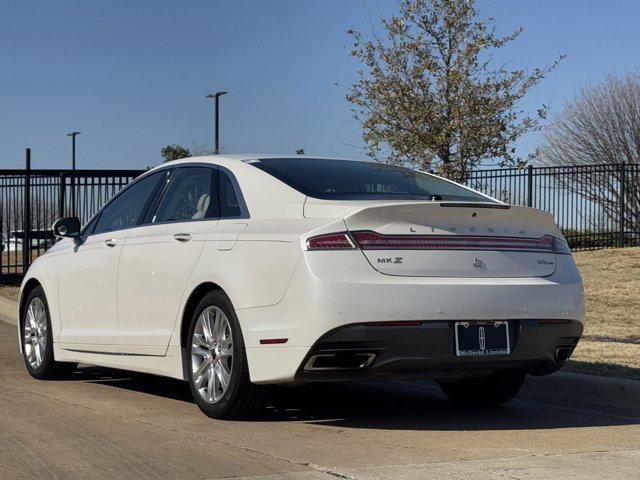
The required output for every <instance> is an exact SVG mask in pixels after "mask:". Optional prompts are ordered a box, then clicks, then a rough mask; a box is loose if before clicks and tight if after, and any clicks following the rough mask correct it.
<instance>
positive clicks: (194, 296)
mask: <svg viewBox="0 0 640 480" xmlns="http://www.w3.org/2000/svg"><path fill="white" fill-rule="evenodd" d="M215 291H219V292H222V293H224V294H225V295H227V297H228V296H229V295H228V294H227V292H225V291H224V289H223V288H222V287H221V286H220V285H218V284H217V283H214V282H203V283H201V284H200V285H198V286H197V287H196V288H194V289H193V290H192V291H191V294H190V295H189V298H188V299H187V301H186V302H185V305H184V309H183V310H182V318H181V320H180V347H181V348H183V349H184V348H186V346H187V337H188V336H189V326H190V323H191V316H192V315H193V313H194V312H195V309H196V307H197V306H198V303H200V300H202V298H203V297H204V296H205V295H206V294H207V293H209V292H215Z"/></svg>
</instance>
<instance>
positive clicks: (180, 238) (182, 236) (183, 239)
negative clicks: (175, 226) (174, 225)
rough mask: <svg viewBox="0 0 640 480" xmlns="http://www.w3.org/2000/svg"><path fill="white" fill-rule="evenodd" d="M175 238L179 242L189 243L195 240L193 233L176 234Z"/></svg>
mask: <svg viewBox="0 0 640 480" xmlns="http://www.w3.org/2000/svg"><path fill="white" fill-rule="evenodd" d="M173 238H175V239H176V240H177V241H179V242H188V241H189V240H191V239H192V238H193V233H176V234H175V235H174V236H173Z"/></svg>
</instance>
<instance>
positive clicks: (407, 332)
mask: <svg viewBox="0 0 640 480" xmlns="http://www.w3.org/2000/svg"><path fill="white" fill-rule="evenodd" d="M454 324H455V322H454V321H434V322H425V323H423V324H422V325H419V326H388V325H386V326H372V325H365V324H358V325H347V326H343V327H339V328H336V329H334V330H332V331H330V332H328V333H326V334H325V335H323V336H322V337H321V338H320V339H319V340H318V342H316V344H315V345H314V346H313V347H312V348H311V349H310V351H309V353H308V354H307V356H306V357H305V359H304V361H303V362H302V363H301V365H300V366H299V367H298V370H297V372H296V375H295V381H296V382H318V381H343V380H368V379H386V378H394V379H398V378H411V377H420V378H448V379H450V378H462V377H467V376H478V375H482V374H484V373H491V372H495V371H498V370H506V369H521V370H523V371H525V372H526V373H529V374H533V375H544V374H548V373H551V372H554V371H556V370H558V369H559V368H560V367H562V365H563V364H564V363H565V361H566V360H567V358H568V357H569V356H570V355H571V353H572V352H573V349H574V348H575V346H576V344H577V343H578V340H579V339H580V336H581V335H582V324H581V323H580V322H577V321H565V320H560V321H551V320H511V321H509V334H510V335H509V336H510V344H511V346H512V348H511V354H509V355H501V356H483V357H458V356H456V353H455V340H454Z"/></svg>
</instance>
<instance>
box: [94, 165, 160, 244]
mask: <svg viewBox="0 0 640 480" xmlns="http://www.w3.org/2000/svg"><path fill="white" fill-rule="evenodd" d="M163 177H164V172H156V173H152V174H151V175H148V176H146V177H144V178H142V179H141V180H138V181H136V182H135V183H132V184H131V185H130V186H128V187H127V188H126V189H124V190H123V191H122V193H120V194H119V195H118V196H117V197H116V198H114V199H113V201H111V202H110V203H109V204H108V205H107V206H106V207H104V209H103V210H102V213H101V214H100V217H99V218H98V221H97V223H96V227H95V229H94V231H93V233H94V234H96V233H102V232H109V231H111V230H121V229H123V228H131V227H134V226H135V225H137V224H138V223H139V222H140V220H141V219H142V216H143V215H144V213H145V211H146V210H147V209H148V208H149V205H150V204H151V202H152V200H153V197H154V193H155V192H156V188H157V187H158V183H159V181H160V180H161V179H162V178H163Z"/></svg>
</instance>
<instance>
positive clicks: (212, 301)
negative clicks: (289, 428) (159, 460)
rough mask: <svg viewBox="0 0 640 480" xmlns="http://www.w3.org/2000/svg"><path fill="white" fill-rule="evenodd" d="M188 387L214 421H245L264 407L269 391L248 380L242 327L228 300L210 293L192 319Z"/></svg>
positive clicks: (199, 305)
mask: <svg viewBox="0 0 640 480" xmlns="http://www.w3.org/2000/svg"><path fill="white" fill-rule="evenodd" d="M188 341H189V344H188V347H187V349H188V352H189V356H188V358H189V362H190V364H189V370H188V371H189V385H190V387H191V393H192V395H193V398H194V400H195V401H196V403H197V404H198V407H200V410H202V411H203V412H204V413H205V414H206V415H208V416H209V417H212V418H226V419H231V418H243V417H247V416H249V415H251V414H253V413H256V412H257V411H258V410H259V408H260V407H261V406H262V405H263V403H264V400H265V397H266V387H264V386H259V385H254V384H252V383H251V381H250V380H249V368H248V366H247V356H246V352H245V346H244V340H243V338H242V331H241V330H240V324H239V323H238V318H237V317H236V314H235V311H234V309H233V306H232V305H231V301H230V300H229V298H228V297H227V296H226V295H225V294H224V293H222V292H220V291H214V292H210V293H208V294H207V295H205V297H204V298H203V299H202V300H201V301H200V303H199V304H198V307H197V308H196V310H195V314H194V316H193V318H192V319H191V326H190V328H189V336H188Z"/></svg>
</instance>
